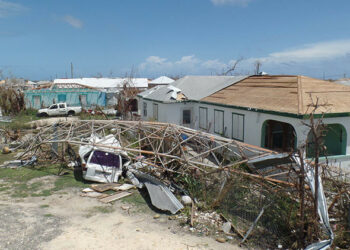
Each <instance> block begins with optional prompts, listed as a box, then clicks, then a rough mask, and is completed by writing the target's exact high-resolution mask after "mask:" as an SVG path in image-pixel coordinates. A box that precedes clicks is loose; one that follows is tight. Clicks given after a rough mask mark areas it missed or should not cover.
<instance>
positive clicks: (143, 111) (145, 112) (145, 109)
mask: <svg viewBox="0 0 350 250" xmlns="http://www.w3.org/2000/svg"><path fill="white" fill-rule="evenodd" d="M142 114H143V116H144V117H147V102H142Z"/></svg>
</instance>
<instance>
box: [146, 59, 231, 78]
mask: <svg viewBox="0 0 350 250" xmlns="http://www.w3.org/2000/svg"><path fill="white" fill-rule="evenodd" d="M228 65H229V64H226V63H223V62H221V61H220V60H218V59H213V60H202V59H199V58H197V57H196V56H195V55H188V56H182V57H181V58H180V59H178V60H172V61H170V60H168V59H167V58H162V57H159V56H149V57H148V58H146V60H145V62H143V63H141V64H140V66H139V69H140V70H141V71H144V72H147V73H153V74H161V73H167V74H203V73H204V72H206V74H217V73H220V72H222V71H223V70H224V69H225V68H227V67H228Z"/></svg>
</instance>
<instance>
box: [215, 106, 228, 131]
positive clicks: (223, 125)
mask: <svg viewBox="0 0 350 250" xmlns="http://www.w3.org/2000/svg"><path fill="white" fill-rule="evenodd" d="M215 112H222V133H220V132H218V131H216V119H215ZM214 133H215V134H218V135H221V136H224V133H225V111H224V110H220V109H214Z"/></svg>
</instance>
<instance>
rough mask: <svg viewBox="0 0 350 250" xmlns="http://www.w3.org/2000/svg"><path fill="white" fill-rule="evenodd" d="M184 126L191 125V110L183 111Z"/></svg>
mask: <svg viewBox="0 0 350 250" xmlns="http://www.w3.org/2000/svg"><path fill="white" fill-rule="evenodd" d="M182 124H191V110H190V109H185V110H183V111H182Z"/></svg>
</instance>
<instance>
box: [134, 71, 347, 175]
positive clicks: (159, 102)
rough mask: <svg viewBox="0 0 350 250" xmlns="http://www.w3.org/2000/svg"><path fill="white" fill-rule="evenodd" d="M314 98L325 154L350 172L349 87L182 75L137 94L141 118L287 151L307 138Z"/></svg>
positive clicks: (316, 82) (288, 79)
mask: <svg viewBox="0 0 350 250" xmlns="http://www.w3.org/2000/svg"><path fill="white" fill-rule="evenodd" d="M317 99H318V103H319V104H321V105H320V107H319V108H318V109H317V111H316V113H315V117H316V118H320V117H322V116H323V115H322V113H323V112H324V113H325V114H324V116H323V122H324V123H325V124H327V128H328V131H327V134H326V137H325V146H326V149H327V150H326V151H325V152H324V155H327V156H328V159H329V160H330V161H331V162H333V163H340V162H343V166H344V165H345V166H346V167H347V168H350V136H348V134H349V132H350V86H344V85H340V84H337V83H334V82H329V81H323V80H319V79H313V78H309V77H304V76H283V75H282V76H269V75H264V76H186V77H184V78H181V79H179V80H177V81H175V82H173V83H172V84H170V85H168V86H158V87H155V88H152V89H149V90H147V91H144V92H142V93H141V94H139V112H140V115H141V117H142V119H143V120H157V121H160V122H169V123H175V124H180V125H183V126H187V127H191V128H194V129H197V130H203V131H207V132H210V133H213V134H218V135H222V136H225V137H228V138H233V139H236V140H239V141H242V142H245V143H248V144H251V145H256V146H261V147H265V148H269V149H273V150H277V151H291V150H293V149H296V148H297V147H299V146H300V145H302V144H304V143H305V142H306V140H307V138H308V137H309V136H310V135H309V128H308V127H307V126H305V125H304V123H308V122H309V114H310V112H311V110H312V105H313V103H316V100H317ZM310 148H311V147H310ZM308 155H309V156H311V155H312V152H311V151H310V150H308Z"/></svg>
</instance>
